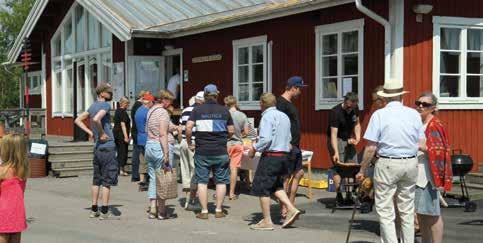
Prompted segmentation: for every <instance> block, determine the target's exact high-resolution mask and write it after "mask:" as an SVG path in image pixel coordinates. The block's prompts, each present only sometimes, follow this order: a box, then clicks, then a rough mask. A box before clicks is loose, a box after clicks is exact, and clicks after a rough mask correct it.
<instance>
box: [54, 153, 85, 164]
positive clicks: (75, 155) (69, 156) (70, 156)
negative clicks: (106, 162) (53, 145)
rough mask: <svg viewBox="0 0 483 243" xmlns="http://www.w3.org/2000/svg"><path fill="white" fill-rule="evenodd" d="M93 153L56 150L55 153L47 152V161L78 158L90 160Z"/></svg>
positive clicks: (74, 159)
mask: <svg viewBox="0 0 483 243" xmlns="http://www.w3.org/2000/svg"><path fill="white" fill-rule="evenodd" d="M93 158H94V154H93V153H92V152H91V153H85V152H78V153H77V152H58V153H55V154H49V162H55V161H78V160H86V159H90V160H92V159H93Z"/></svg>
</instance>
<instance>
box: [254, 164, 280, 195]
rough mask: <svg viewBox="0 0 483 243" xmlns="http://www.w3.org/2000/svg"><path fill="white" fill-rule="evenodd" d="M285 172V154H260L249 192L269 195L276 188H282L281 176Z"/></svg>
mask: <svg viewBox="0 0 483 243" xmlns="http://www.w3.org/2000/svg"><path fill="white" fill-rule="evenodd" d="M286 174H287V156H280V157H279V156H265V155H262V157H261V158H260V162H259V163H258V167H257V171H256V172H255V178H254V179H253V183H252V191H251V194H252V195H254V196H257V197H269V196H270V195H272V194H273V193H275V192H276V191H277V190H283V177H284V176H285V175H286Z"/></svg>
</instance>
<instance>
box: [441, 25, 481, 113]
mask: <svg viewBox="0 0 483 243" xmlns="http://www.w3.org/2000/svg"><path fill="white" fill-rule="evenodd" d="M441 28H455V29H461V35H460V53H461V55H460V67H459V69H460V73H459V76H460V77H461V79H460V85H459V93H460V97H440V67H441V66H440V65H441V63H440V61H441V58H440V52H441V38H440V35H441ZM468 29H483V18H461V17H442V16H433V93H434V94H435V95H436V96H437V97H438V101H439V105H438V108H439V109H445V110H453V109H458V110H459V109H465V110H469V109H483V97H467V96H466V85H467V83H466V81H467V70H466V65H467V62H466V60H467V59H466V57H467V53H468V52H467V35H466V33H467V30H468Z"/></svg>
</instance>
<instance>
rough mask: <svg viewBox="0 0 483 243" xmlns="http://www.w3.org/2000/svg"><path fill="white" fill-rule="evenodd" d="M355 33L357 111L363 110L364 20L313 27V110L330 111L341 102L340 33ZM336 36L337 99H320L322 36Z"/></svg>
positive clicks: (321, 85) (321, 86)
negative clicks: (356, 41)
mask: <svg viewBox="0 0 483 243" xmlns="http://www.w3.org/2000/svg"><path fill="white" fill-rule="evenodd" d="M351 31H357V32H358V48H357V50H358V51H357V55H358V56H357V58H358V62H357V69H358V71H357V82H358V83H357V89H358V94H357V95H358V96H359V109H361V110H362V109H363V108H364V19H356V20H350V21H344V22H338V23H334V24H327V25H319V26H316V27H315V51H316V53H315V73H316V74H315V75H316V81H315V110H330V109H332V108H333V107H334V106H335V105H337V104H339V103H340V102H342V101H343V99H344V98H343V97H339V96H341V94H340V89H342V76H343V75H342V65H343V63H342V38H341V35H342V33H345V32H351ZM331 34H337V35H338V38H337V43H338V44H337V49H338V50H337V76H336V77H337V84H338V89H337V96H338V97H337V98H323V97H322V88H323V83H322V73H323V70H322V69H323V62H322V54H323V53H322V51H323V44H322V40H323V36H325V35H331Z"/></svg>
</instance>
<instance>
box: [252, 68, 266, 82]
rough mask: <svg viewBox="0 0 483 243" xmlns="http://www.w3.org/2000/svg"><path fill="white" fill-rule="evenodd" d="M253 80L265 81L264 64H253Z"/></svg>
mask: <svg viewBox="0 0 483 243" xmlns="http://www.w3.org/2000/svg"><path fill="white" fill-rule="evenodd" d="M252 67H253V80H252V81H253V82H263V76H264V75H263V64H258V65H253V66H252Z"/></svg>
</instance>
